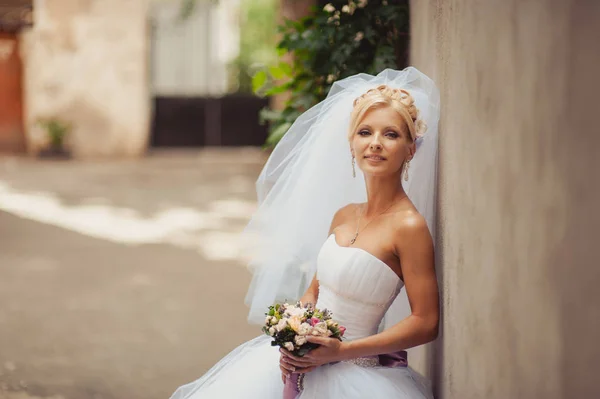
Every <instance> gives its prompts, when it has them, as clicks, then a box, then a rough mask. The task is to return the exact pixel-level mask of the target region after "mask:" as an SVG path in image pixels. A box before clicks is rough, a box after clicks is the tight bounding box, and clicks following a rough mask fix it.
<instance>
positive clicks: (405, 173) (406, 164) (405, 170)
mask: <svg viewBox="0 0 600 399" xmlns="http://www.w3.org/2000/svg"><path fill="white" fill-rule="evenodd" d="M408 168H410V159H409V160H408V161H406V163H405V164H404V181H408Z"/></svg>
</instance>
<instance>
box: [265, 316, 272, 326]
mask: <svg viewBox="0 0 600 399" xmlns="http://www.w3.org/2000/svg"><path fill="white" fill-rule="evenodd" d="M265 324H266V325H269V324H271V316H267V318H266V319H265Z"/></svg>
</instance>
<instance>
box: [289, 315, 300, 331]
mask: <svg viewBox="0 0 600 399" xmlns="http://www.w3.org/2000/svg"><path fill="white" fill-rule="evenodd" d="M287 322H288V324H289V325H290V327H292V330H294V331H295V332H298V330H300V325H301V324H302V319H301V318H300V317H298V316H292V317H290V318H289V319H288V321H287Z"/></svg>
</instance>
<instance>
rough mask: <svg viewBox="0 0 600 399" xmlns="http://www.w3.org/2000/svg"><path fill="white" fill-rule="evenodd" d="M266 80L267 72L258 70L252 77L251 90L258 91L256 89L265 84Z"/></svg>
mask: <svg viewBox="0 0 600 399" xmlns="http://www.w3.org/2000/svg"><path fill="white" fill-rule="evenodd" d="M266 82H267V73H266V72H265V71H258V72H256V74H254V76H253V77H252V91H253V92H254V93H258V91H259V90H260V89H261V88H262V87H263V86H264V85H265V83H266Z"/></svg>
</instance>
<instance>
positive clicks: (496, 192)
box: [411, 0, 600, 399]
mask: <svg viewBox="0 0 600 399" xmlns="http://www.w3.org/2000/svg"><path fill="white" fill-rule="evenodd" d="M411 7H412V11H411V12H412V17H413V18H412V22H411V24H412V29H413V32H412V37H413V42H412V63H413V64H414V65H415V66H416V67H417V68H419V69H421V70H422V71H423V72H425V73H427V74H429V75H430V76H432V77H433V78H434V79H435V80H436V81H437V82H438V84H439V86H440V88H441V92H442V104H443V110H442V119H441V125H440V126H441V131H440V190H439V204H440V222H439V225H440V226H439V236H438V242H437V251H438V255H439V259H440V265H439V266H440V269H441V270H440V271H441V273H440V279H441V281H442V289H443V307H444V314H443V331H442V338H441V339H440V340H439V341H438V342H437V344H436V345H434V346H433V347H432V348H429V349H430V355H431V356H430V359H429V365H430V366H431V367H430V368H429V374H430V376H432V377H433V380H434V383H435V385H436V391H437V393H438V398H444V399H450V398H452V399H453V398H457V399H458V398H460V399H465V398H486V399H493V398H499V399H500V398H502V399H505V398H526V399H536V398H540V399H541V398H544V399H558V398H592V397H594V398H597V397H600V384H599V382H598V378H597V376H598V370H599V368H598V359H600V344H599V343H598V338H599V337H600V310H599V304H600V289H599V287H600V274H599V273H600V267H599V265H598V263H599V262H598V246H597V244H596V243H597V242H598V236H599V234H598V229H600V220H599V215H600V211H599V210H598V206H599V205H600V184H599V178H598V175H597V173H598V172H599V171H600V166H599V165H598V156H597V154H598V151H599V148H600V128H599V122H598V115H599V111H600V109H599V106H598V104H599V100H598V93H600V70H599V69H598V65H600V47H599V46H598V40H599V38H600V25H599V24H598V21H600V2H596V1H591V0H590V1H583V0H582V1H575V0H573V1H566V0H555V1H552V0H546V1H537V2H525V1H519V0H504V1H479V2H474V1H468V0H443V1H442V0H415V1H412V2H411ZM594 247H595V248H594ZM594 249H595V250H594Z"/></svg>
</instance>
